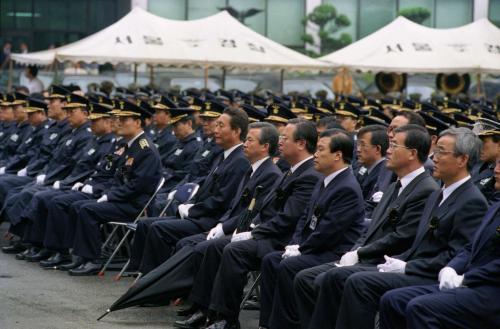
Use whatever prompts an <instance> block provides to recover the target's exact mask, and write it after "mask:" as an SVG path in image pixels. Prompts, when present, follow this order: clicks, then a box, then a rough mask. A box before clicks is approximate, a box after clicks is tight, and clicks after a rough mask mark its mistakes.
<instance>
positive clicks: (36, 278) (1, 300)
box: [0, 225, 258, 329]
mask: <svg viewBox="0 0 500 329" xmlns="http://www.w3.org/2000/svg"><path fill="white" fill-rule="evenodd" d="M4 232H5V225H2V226H0V241H1V242H0V245H5V241H4V240H3V238H1V237H2V236H3V233H4ZM112 274H113V272H111V274H109V273H108V275H106V276H105V277H104V278H97V277H82V278H75V277H70V276H69V275H67V274H66V273H64V272H60V271H47V270H43V269H42V268H40V267H39V266H38V265H37V264H34V263H27V262H24V261H18V260H15V259H14V256H13V255H6V254H4V253H2V252H0V329H90V328H99V329H101V328H103V329H108V328H109V329H114V328H148V329H153V328H154V329H156V328H158V329H159V328H162V329H164V328H173V327H172V323H173V322H174V320H175V319H176V316H175V310H176V308H175V307H155V308H144V307H135V308H130V309H126V310H121V311H116V312H113V313H111V314H109V315H108V316H107V317H105V318H104V319H103V320H101V321H100V322H96V318H97V317H98V316H99V315H101V314H102V313H103V312H104V311H105V310H106V309H107V307H108V306H110V305H111V304H112V303H113V302H114V301H115V300H116V299H117V298H118V297H120V296H121V295H122V294H123V293H124V292H125V291H126V290H127V288H128V286H129V285H130V283H131V281H132V280H131V279H129V278H124V279H122V280H121V281H119V282H114V281H113V280H112ZM257 318H258V313H257V312H256V311H245V312H243V314H242V315H241V317H240V319H241V322H242V327H243V328H245V329H247V328H248V329H249V328H257V327H258V324H257V323H258V321H257Z"/></svg>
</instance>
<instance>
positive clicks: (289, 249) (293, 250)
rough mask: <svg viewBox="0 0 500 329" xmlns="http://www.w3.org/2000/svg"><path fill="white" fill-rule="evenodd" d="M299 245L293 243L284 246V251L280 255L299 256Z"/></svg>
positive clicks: (284, 256)
mask: <svg viewBox="0 0 500 329" xmlns="http://www.w3.org/2000/svg"><path fill="white" fill-rule="evenodd" d="M299 247H300V246H299V245H298V244H293V245H290V246H286V247H285V253H284V254H283V255H282V256H281V257H282V258H288V257H295V256H300V250H299Z"/></svg>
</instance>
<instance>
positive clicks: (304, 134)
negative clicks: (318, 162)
mask: <svg viewBox="0 0 500 329" xmlns="http://www.w3.org/2000/svg"><path fill="white" fill-rule="evenodd" d="M288 124H291V125H294V126H295V131H294V133H293V139H294V140H295V141H298V140H301V139H303V140H304V141H305V142H306V150H307V152H308V153H309V154H313V153H314V152H316V144H317V143H318V131H317V130H316V125H315V124H314V123H312V122H310V121H307V120H305V119H301V118H294V119H291V120H288Z"/></svg>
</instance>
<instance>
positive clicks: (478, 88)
mask: <svg viewBox="0 0 500 329" xmlns="http://www.w3.org/2000/svg"><path fill="white" fill-rule="evenodd" d="M479 95H481V73H478V74H476V96H477V97H478V98H479Z"/></svg>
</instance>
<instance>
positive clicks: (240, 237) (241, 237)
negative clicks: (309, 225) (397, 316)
mask: <svg viewBox="0 0 500 329" xmlns="http://www.w3.org/2000/svg"><path fill="white" fill-rule="evenodd" d="M251 238H252V232H241V233H236V234H233V236H232V237H231V242H236V241H245V240H250V239H251ZM297 251H298V250H297ZM299 254H300V251H299Z"/></svg>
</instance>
